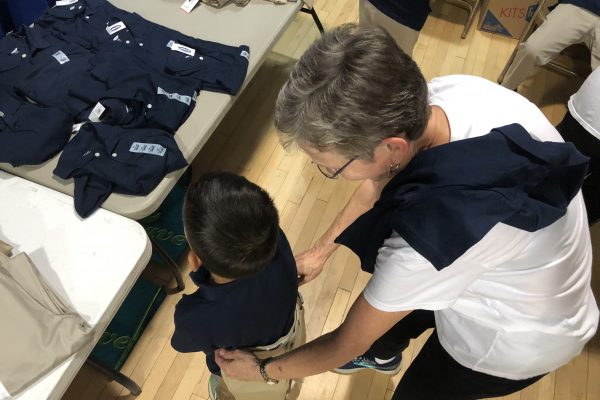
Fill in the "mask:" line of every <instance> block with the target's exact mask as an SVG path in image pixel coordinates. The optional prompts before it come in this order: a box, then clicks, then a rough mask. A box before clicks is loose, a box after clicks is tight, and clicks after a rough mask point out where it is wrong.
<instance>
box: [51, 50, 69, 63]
mask: <svg viewBox="0 0 600 400" xmlns="http://www.w3.org/2000/svg"><path fill="white" fill-rule="evenodd" d="M52 57H54V58H56V61H58V62H59V63H60V64H61V65H62V64H64V63H68V62H69V57H67V55H66V54H65V53H63V52H62V50H59V51H57V52H56V53H54V54H52Z"/></svg>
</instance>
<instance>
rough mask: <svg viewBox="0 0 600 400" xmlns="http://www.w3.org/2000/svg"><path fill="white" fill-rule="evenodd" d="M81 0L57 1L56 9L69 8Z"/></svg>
mask: <svg viewBox="0 0 600 400" xmlns="http://www.w3.org/2000/svg"><path fill="white" fill-rule="evenodd" d="M78 1H79V0H57V1H56V7H61V6H68V5H69V4H74V3H77V2H78Z"/></svg>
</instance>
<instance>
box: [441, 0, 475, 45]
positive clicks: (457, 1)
mask: <svg viewBox="0 0 600 400" xmlns="http://www.w3.org/2000/svg"><path fill="white" fill-rule="evenodd" d="M448 2H449V3H451V4H454V5H455V6H457V7H460V8H462V9H464V10H466V11H467V12H468V13H469V15H468V17H467V22H466V23H465V27H464V29H463V31H462V34H461V35H460V37H461V39H464V38H466V37H467V33H468V32H469V29H470V28H471V25H472V24H473V20H474V19H475V13H476V12H477V9H479V6H480V4H481V0H475V1H474V2H473V3H471V2H468V1H466V0H448Z"/></svg>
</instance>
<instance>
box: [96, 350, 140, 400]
mask: <svg viewBox="0 0 600 400" xmlns="http://www.w3.org/2000/svg"><path fill="white" fill-rule="evenodd" d="M85 363H86V364H88V365H89V366H90V367H93V368H94V369H96V370H98V371H100V372H101V373H103V374H104V375H106V376H107V377H108V378H110V379H112V380H113V381H115V382H117V383H119V384H121V385H123V387H125V388H126V389H127V390H129V392H130V393H131V394H132V395H134V396H138V395H139V394H140V393H142V388H140V387H139V386H138V384H137V383H135V382H134V381H133V380H131V379H130V378H129V377H127V376H125V375H123V374H122V373H121V372H119V371H115V370H114V369H112V368H110V367H107V366H106V365H104V364H102V363H100V362H98V361H94V360H92V359H91V358H88V359H87V360H86V361H85Z"/></svg>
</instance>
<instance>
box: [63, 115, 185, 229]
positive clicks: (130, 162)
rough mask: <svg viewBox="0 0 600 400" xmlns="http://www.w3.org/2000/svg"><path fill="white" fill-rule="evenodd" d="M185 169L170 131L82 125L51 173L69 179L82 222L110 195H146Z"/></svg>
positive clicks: (98, 124)
mask: <svg viewBox="0 0 600 400" xmlns="http://www.w3.org/2000/svg"><path fill="white" fill-rule="evenodd" d="M186 165H187V162H186V161H185V159H184V157H183V155H182V154H181V151H180V150H179V147H177V143H176V142H175V140H174V138H173V135H172V134H171V133H170V132H165V131H161V130H158V129H123V128H120V127H115V126H110V125H105V124H101V123H86V124H84V125H83V126H82V127H81V128H80V129H79V132H78V133H77V135H75V137H74V138H73V139H71V141H70V142H69V143H68V144H67V145H66V146H65V147H64V149H63V152H62V154H61V156H60V159H59V160H58V165H57V166H56V169H55V170H54V174H55V175H57V176H58V177H60V178H63V179H69V178H74V180H75V191H74V197H75V210H76V211H77V213H78V214H79V215H80V216H82V217H84V218H85V217H87V216H89V215H90V214H91V213H92V212H94V211H95V210H96V209H98V208H99V207H100V206H101V205H102V203H103V202H104V201H105V200H106V199H107V198H108V196H110V194H111V193H122V194H129V195H140V196H144V195H147V194H149V193H150V192H151V191H152V190H153V189H154V188H155V187H156V186H157V185H158V184H159V183H160V181H161V180H162V179H163V178H164V176H165V175H166V174H168V173H169V172H172V171H176V170H178V169H180V168H183V167H185V166H186Z"/></svg>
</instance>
